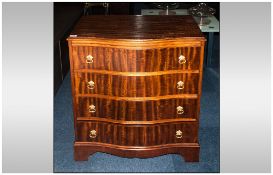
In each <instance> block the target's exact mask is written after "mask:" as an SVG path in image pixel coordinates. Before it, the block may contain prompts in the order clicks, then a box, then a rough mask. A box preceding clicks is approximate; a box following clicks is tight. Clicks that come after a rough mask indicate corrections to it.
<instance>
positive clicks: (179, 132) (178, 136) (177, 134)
mask: <svg viewBox="0 0 273 175" xmlns="http://www.w3.org/2000/svg"><path fill="white" fill-rule="evenodd" d="M175 136H176V138H178V139H181V138H182V131H180V130H177V131H176V135H175Z"/></svg>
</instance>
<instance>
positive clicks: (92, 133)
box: [89, 130, 97, 139]
mask: <svg viewBox="0 0 273 175" xmlns="http://www.w3.org/2000/svg"><path fill="white" fill-rule="evenodd" d="M89 137H90V138H92V139H94V138H96V137H97V132H96V130H91V131H90V133H89Z"/></svg>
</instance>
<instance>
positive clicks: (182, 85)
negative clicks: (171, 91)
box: [177, 81, 184, 89]
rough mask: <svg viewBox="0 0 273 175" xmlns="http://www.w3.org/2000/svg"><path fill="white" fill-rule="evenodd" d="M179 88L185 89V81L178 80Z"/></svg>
mask: <svg viewBox="0 0 273 175" xmlns="http://www.w3.org/2000/svg"><path fill="white" fill-rule="evenodd" d="M177 89H184V82H183V81H178V82H177Z"/></svg>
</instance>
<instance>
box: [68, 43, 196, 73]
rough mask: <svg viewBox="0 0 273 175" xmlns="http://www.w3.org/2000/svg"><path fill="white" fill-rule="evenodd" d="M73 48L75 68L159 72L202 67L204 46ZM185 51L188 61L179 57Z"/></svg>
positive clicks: (184, 54)
mask: <svg viewBox="0 0 273 175" xmlns="http://www.w3.org/2000/svg"><path fill="white" fill-rule="evenodd" d="M72 51H73V64H74V69H96V70H108V71H118V72H120V71H123V72H156V71H166V70H199V64H200V53H201V47H175V48H155V49H145V50H132V49H123V48H107V47H88V46H74V47H73V48H72ZM181 55H183V56H184V57H185V61H186V62H185V63H183V62H184V61H183V60H182V61H180V63H181V64H180V63H179V57H180V56H181ZM91 56H92V57H91ZM88 58H89V61H88ZM91 58H92V60H91ZM180 58H181V57H180ZM87 62H92V63H87Z"/></svg>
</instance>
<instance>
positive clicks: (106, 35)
mask: <svg viewBox="0 0 273 175" xmlns="http://www.w3.org/2000/svg"><path fill="white" fill-rule="evenodd" d="M70 36H77V37H76V38H102V39H134V40H138V39H173V38H193V39H203V38H204V36H203V34H202V32H201V31H200V29H199V27H198V25H197V23H196V22H195V21H194V19H193V17H192V16H133V15H112V16H102V15H97V16H83V17H82V18H81V19H80V20H79V22H78V23H77V24H76V26H75V28H74V30H73V31H72V33H71V35H70ZM69 39H73V37H69Z"/></svg>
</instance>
